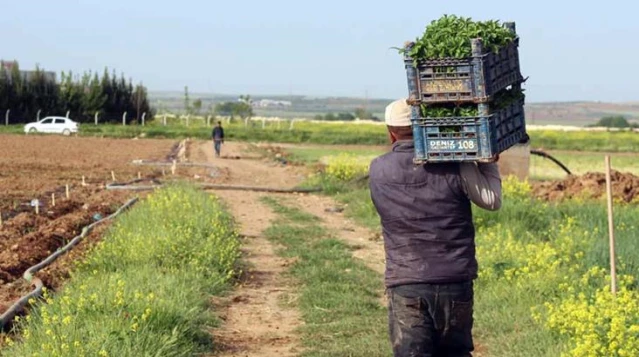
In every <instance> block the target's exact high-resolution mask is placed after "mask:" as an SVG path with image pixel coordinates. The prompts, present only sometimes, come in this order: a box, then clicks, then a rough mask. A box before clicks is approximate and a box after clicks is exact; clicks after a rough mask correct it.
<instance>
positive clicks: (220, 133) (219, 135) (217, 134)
mask: <svg viewBox="0 0 639 357" xmlns="http://www.w3.org/2000/svg"><path fill="white" fill-rule="evenodd" d="M211 137H212V138H213V140H224V129H222V127H221V126H216V127H215V128H213V132H212V133H211Z"/></svg>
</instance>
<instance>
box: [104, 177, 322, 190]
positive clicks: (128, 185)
mask: <svg viewBox="0 0 639 357" xmlns="http://www.w3.org/2000/svg"><path fill="white" fill-rule="evenodd" d="M142 181H145V180H144V179H136V180H132V181H129V182H125V183H117V182H114V183H111V184H108V185H106V189H107V190H128V191H150V190H155V189H158V188H161V187H163V186H164V184H163V183H161V182H160V181H158V180H153V182H154V184H153V185H132V184H134V183H138V182H142ZM196 186H197V187H199V188H201V189H204V190H235V191H254V192H272V193H313V192H321V191H322V188H320V187H314V188H273V187H260V186H242V185H219V184H208V183H202V184H198V185H196Z"/></svg>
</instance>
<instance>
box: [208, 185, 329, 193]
mask: <svg viewBox="0 0 639 357" xmlns="http://www.w3.org/2000/svg"><path fill="white" fill-rule="evenodd" d="M199 187H201V188H203V189H205V190H206V189H209V190H237V191H254V192H274V193H312V192H321V191H322V190H323V189H322V188H321V187H314V188H270V187H258V186H239V185H214V184H202V185H200V186H199Z"/></svg>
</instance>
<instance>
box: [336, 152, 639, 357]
mask: <svg viewBox="0 0 639 357" xmlns="http://www.w3.org/2000/svg"><path fill="white" fill-rule="evenodd" d="M363 162H364V160H362V157H359V158H357V157H354V156H350V155H345V154H344V155H340V156H336V157H334V160H332V161H330V162H329V165H328V166H327V168H326V171H325V173H324V180H325V185H330V186H331V193H336V194H337V198H338V199H339V200H341V201H342V202H344V203H347V204H348V210H347V213H348V214H350V215H352V216H354V217H355V218H357V219H359V220H360V221H361V222H363V223H366V224H367V225H368V226H370V227H371V228H374V229H379V219H378V217H377V214H376V212H375V210H374V209H373V207H372V204H371V202H370V199H369V194H368V191H367V189H366V187H365V185H363V184H362V185H360V186H359V188H354V187H353V186H352V185H346V186H342V187H341V188H339V187H337V188H336V184H335V182H336V181H338V182H339V181H341V182H344V181H348V180H349V179H351V178H352V177H355V176H357V175H358V174H361V173H363V172H365V170H366V169H367V165H364V164H363ZM503 196H504V197H503V206H502V209H501V210H500V211H498V212H488V211H484V210H481V209H477V208H476V207H475V208H474V210H473V212H474V221H475V227H476V248H477V258H478V261H479V267H480V271H479V278H478V279H477V280H476V284H475V287H476V291H475V294H476V299H475V326H476V328H475V335H476V340H477V342H478V343H479V344H481V346H482V350H485V351H487V355H488V356H503V357H518V356H522V357H524V356H525V357H542V356H547V357H621V356H639V290H638V285H637V281H636V278H637V276H638V274H639V242H638V241H637V239H636V237H637V236H639V223H637V217H639V208H638V207H637V206H636V205H622V204H617V203H616V205H615V233H616V240H617V243H616V251H617V274H618V279H617V280H618V281H617V285H618V289H619V291H618V292H617V295H616V296H613V295H612V293H611V291H610V272H609V258H608V256H609V254H608V249H609V247H608V226H607V214H606V206H605V203H604V202H602V201H601V200H598V201H593V200H584V199H579V200H572V201H567V202H561V203H555V202H542V201H538V200H536V199H533V198H532V196H531V185H530V184H529V183H528V182H526V181H519V180H517V179H516V178H514V177H506V178H503Z"/></svg>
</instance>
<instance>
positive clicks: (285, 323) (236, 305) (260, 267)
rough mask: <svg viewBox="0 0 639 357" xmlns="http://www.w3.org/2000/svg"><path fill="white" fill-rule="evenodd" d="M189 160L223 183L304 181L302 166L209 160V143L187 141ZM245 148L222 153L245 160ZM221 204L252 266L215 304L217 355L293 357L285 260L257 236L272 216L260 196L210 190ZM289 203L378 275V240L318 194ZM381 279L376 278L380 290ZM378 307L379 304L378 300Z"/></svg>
mask: <svg viewBox="0 0 639 357" xmlns="http://www.w3.org/2000/svg"><path fill="white" fill-rule="evenodd" d="M190 145H191V147H190V148H189V150H188V152H189V154H190V155H189V156H190V157H189V159H190V160H191V161H195V162H209V163H213V164H215V165H216V166H218V167H219V172H221V175H220V176H219V177H218V179H217V181H219V183H225V184H237V185H254V186H264V187H278V188H290V187H293V186H295V185H297V184H299V183H300V182H301V181H302V180H303V179H304V177H305V174H306V173H305V172H304V170H305V169H304V168H300V167H292V166H286V165H281V164H278V163H275V162H272V161H270V160H261V159H256V158H251V159H239V160H236V159H224V158H215V157H214V155H213V151H212V145H211V144H210V143H209V142H198V141H193V142H192V143H191V144H190ZM246 148H247V147H246V146H245V145H243V144H236V143H227V144H226V145H225V146H224V147H223V149H222V150H223V151H222V155H223V156H227V157H237V156H239V157H246V156H247V155H246V153H245V150H246ZM215 194H216V195H218V196H219V197H221V198H222V199H223V200H225V201H226V202H227V203H228V205H229V206H230V209H231V211H232V213H233V215H234V216H235V217H236V219H237V220H238V221H239V223H240V224H241V227H242V228H241V229H242V230H241V232H242V234H243V235H245V236H246V238H244V241H243V245H244V250H245V253H246V255H245V261H246V262H247V263H248V264H250V265H251V266H252V267H251V268H250V269H249V272H248V274H247V276H248V279H247V280H246V281H244V283H243V284H242V285H241V286H239V287H238V288H237V289H236V290H235V292H234V293H233V295H232V296H231V297H230V298H229V299H226V301H224V302H222V303H221V304H219V305H218V309H220V308H221V310H222V311H223V319H224V321H225V322H224V325H223V327H222V328H220V329H218V330H216V332H215V336H214V338H215V339H216V340H217V341H218V343H221V344H222V345H223V348H222V351H220V353H218V355H219V356H295V355H296V354H295V352H296V351H299V350H300V347H299V341H298V340H297V335H296V333H295V332H294V330H295V328H297V327H298V326H300V325H301V324H302V321H301V319H300V316H299V313H298V312H297V311H296V310H293V309H288V308H286V306H285V304H282V303H281V299H282V298H284V297H288V298H289V299H291V298H295V295H294V292H293V291H291V289H290V286H291V284H290V283H287V281H286V279H285V277H284V276H283V274H282V273H283V272H284V271H285V270H286V266H287V265H288V262H287V261H285V259H282V258H280V257H278V256H277V255H276V254H275V251H274V250H275V248H276V247H274V246H273V244H272V243H270V242H269V241H268V240H267V239H266V238H264V237H262V236H261V232H263V231H264V230H265V229H266V228H268V227H269V225H270V222H271V220H272V219H273V217H274V215H273V213H272V212H271V211H270V209H269V208H268V207H266V206H265V205H263V204H262V203H261V202H260V200H259V199H260V197H261V196H263V195H265V194H259V193H254V192H245V191H216V192H215ZM277 196H280V197H283V198H285V199H286V200H287V201H289V202H290V203H291V204H294V205H296V206H298V207H300V208H302V209H304V210H306V211H307V212H309V213H311V214H313V215H316V216H318V217H320V218H321V220H322V223H323V225H324V226H325V227H326V228H327V229H328V230H329V231H331V233H332V234H333V235H334V236H335V237H337V238H340V239H342V240H343V241H345V242H346V243H348V244H349V245H351V246H352V247H353V248H354V253H353V255H354V256H355V257H357V258H360V259H361V260H362V261H363V262H364V263H365V264H366V265H367V266H368V267H370V268H371V269H373V270H374V271H377V272H379V273H380V275H381V274H382V273H383V271H384V256H383V247H382V242H381V240H380V239H379V237H378V236H376V235H374V234H373V233H372V232H371V231H369V230H368V229H366V228H363V227H360V226H358V225H356V224H355V223H354V222H352V221H350V220H349V219H347V218H346V217H345V216H344V214H343V213H342V212H338V211H336V210H335V208H336V207H339V205H337V204H336V203H335V201H334V200H333V199H332V198H330V197H324V196H318V195H306V194H300V195H282V194H278V195H277ZM381 289H383V281H382V279H381V276H380V290H381ZM380 303H382V304H384V303H385V302H384V301H380Z"/></svg>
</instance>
